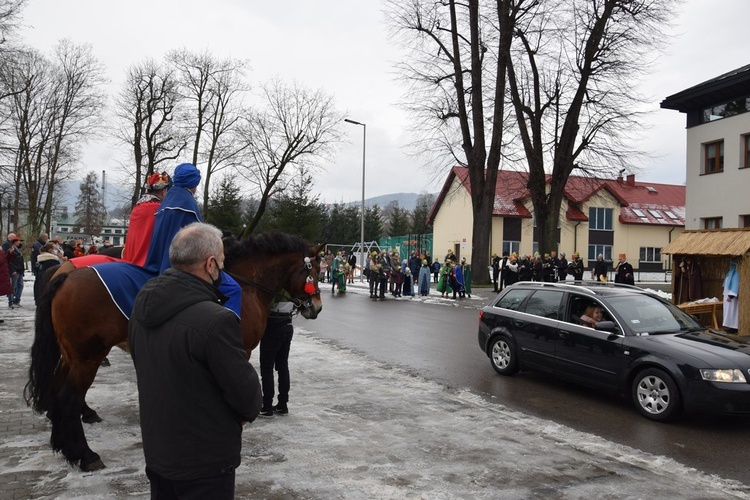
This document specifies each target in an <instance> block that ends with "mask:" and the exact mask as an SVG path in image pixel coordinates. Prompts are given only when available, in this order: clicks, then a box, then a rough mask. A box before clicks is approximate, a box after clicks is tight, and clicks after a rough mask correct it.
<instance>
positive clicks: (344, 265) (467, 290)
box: [319, 249, 471, 300]
mask: <svg viewBox="0 0 750 500" xmlns="http://www.w3.org/2000/svg"><path fill="white" fill-rule="evenodd" d="M443 262H444V263H443V264H441V263H440V261H439V260H438V259H437V258H435V259H433V258H432V256H431V255H430V252H429V251H426V252H420V251H419V250H414V251H413V252H412V253H411V255H410V256H409V258H408V259H401V256H400V255H399V252H398V250H390V251H388V250H383V251H377V250H373V251H372V252H371V253H370V254H369V255H367V258H366V259H365V263H364V268H361V267H360V266H358V262H357V256H356V254H355V253H354V252H353V251H348V252H346V251H343V250H342V251H338V252H333V251H331V250H330V249H328V250H326V251H325V252H322V253H321V262H320V276H319V281H320V282H326V281H327V282H329V283H331V293H333V294H335V293H345V292H346V284H347V283H354V273H355V270H356V269H360V268H361V270H362V273H363V276H364V277H365V278H366V279H367V282H368V285H369V290H370V298H372V299H380V300H385V298H386V295H390V296H392V297H394V298H400V297H412V296H417V295H418V296H422V297H425V296H427V295H429V294H430V290H431V284H435V285H436V289H437V291H438V292H439V293H440V294H441V296H443V297H452V298H454V299H455V298H463V297H467V296H468V297H471V266H470V265H469V264H468V263H467V262H466V259H465V258H464V259H460V260H459V259H457V258H456V256H455V254H454V253H453V251H452V250H449V251H448V253H447V254H446V256H445V259H444V260H443Z"/></svg>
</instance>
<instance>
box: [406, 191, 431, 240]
mask: <svg viewBox="0 0 750 500" xmlns="http://www.w3.org/2000/svg"><path fill="white" fill-rule="evenodd" d="M434 204H435V195H434V194H429V193H422V194H420V195H419V196H418V197H417V205H416V206H415V207H414V211H413V212H412V215H411V230H410V231H411V233H413V234H429V233H432V226H431V225H429V224H427V217H428V216H429V215H430V211H431V210H432V207H433V205H434Z"/></svg>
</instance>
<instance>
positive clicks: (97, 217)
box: [75, 172, 107, 237]
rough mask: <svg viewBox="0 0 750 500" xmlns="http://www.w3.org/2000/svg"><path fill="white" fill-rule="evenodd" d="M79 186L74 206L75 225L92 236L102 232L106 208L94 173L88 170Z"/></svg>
mask: <svg viewBox="0 0 750 500" xmlns="http://www.w3.org/2000/svg"><path fill="white" fill-rule="evenodd" d="M79 188H80V192H79V194H78V199H77V201H76V206H75V209H76V226H78V227H80V228H81V232H83V233H85V234H88V235H90V236H92V237H93V236H96V235H98V234H100V233H101V232H102V225H104V223H105V222H106V219H107V209H106V208H104V200H102V193H101V191H100V190H99V183H98V182H97V178H96V173H95V172H89V173H88V174H87V175H86V179H85V180H84V181H83V182H82V183H81V184H80V186H79Z"/></svg>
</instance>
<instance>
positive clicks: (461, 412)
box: [0, 291, 750, 500]
mask: <svg viewBox="0 0 750 500" xmlns="http://www.w3.org/2000/svg"><path fill="white" fill-rule="evenodd" d="M328 293H330V291H329V292H328ZM324 300H325V296H324ZM472 302H473V301H472ZM22 303H25V301H23V302H22ZM33 312H34V310H33V306H25V307H23V308H21V309H14V310H7V309H3V310H0V318H3V319H5V324H3V325H0V359H1V360H2V366H3V378H2V382H1V383H0V399H1V400H2V407H1V411H0V443H2V448H0V450H1V451H0V491H1V493H0V499H12V498H86V499H94V498H97V499H98V498H103V497H110V498H137V499H141V498H148V497H149V490H148V482H147V479H146V477H145V474H144V470H143V468H144V462H143V454H142V450H141V442H140V429H139V427H138V410H137V390H136V386H135V373H134V370H133V365H132V363H131V361H130V359H129V358H128V356H127V355H126V354H125V353H124V352H122V351H120V350H118V349H115V350H113V351H112V353H111V354H110V357H109V358H110V361H111V363H112V366H111V367H107V368H102V369H101V370H100V372H99V375H98V376H97V380H96V382H95V384H94V386H93V387H92V389H91V390H90V391H89V395H88V398H87V399H88V401H89V403H90V404H91V406H92V407H94V408H95V409H97V410H98V411H99V413H100V415H101V416H102V418H104V422H102V423H100V424H95V425H87V426H86V433H87V437H88V440H89V444H90V446H91V448H92V449H93V450H94V451H97V452H98V453H100V454H101V456H102V460H103V461H104V463H105V464H106V465H107V468H106V469H104V470H102V471H98V472H94V473H81V472H80V471H78V470H77V469H74V468H71V467H69V466H67V465H66V463H65V462H64V461H63V460H62V459H61V458H60V457H59V456H55V455H53V454H52V452H51V450H50V448H49V445H48V442H49V427H48V425H47V422H46V420H45V418H44V417H43V416H39V415H34V414H33V413H32V412H31V410H30V409H28V408H27V407H26V404H25V402H24V401H23V398H22V391H23V385H24V384H25V382H26V370H27V367H28V352H29V348H30V346H31V342H32V339H33ZM295 323H296V326H297V329H296V332H295V338H294V341H293V342H292V352H291V357H290V366H291V369H292V393H291V398H290V399H291V400H290V404H289V408H290V415H289V416H287V417H274V418H272V419H258V420H257V421H256V422H254V423H252V424H249V425H248V426H246V427H245V430H244V434H243V457H242V465H241V466H240V468H239V469H238V470H237V491H236V492H237V498H253V499H257V498H266V499H279V500H281V499H298V498H300V499H301V498H304V499H318V498H320V499H391V498H393V499H401V498H415V499H453V498H462V499H463V498H465V499H476V498H493V499H523V498H545V499H557V498H560V499H584V498H585V499H590V498H597V499H602V498H605V499H606V498H617V499H621V498H633V499H636V498H682V499H726V498H745V499H748V498H750V486H746V485H743V484H741V483H738V482H735V481H729V480H724V479H721V478H718V477H715V476H709V475H705V474H703V473H701V472H699V471H696V470H694V469H690V468H687V467H685V466H683V465H681V464H679V463H676V462H675V461H673V460H671V459H667V458H664V457H660V456H654V455H648V454H644V453H641V452H639V451H638V450H634V449H631V448H627V447H624V446H620V445H617V444H613V443H611V442H608V441H606V440H604V439H602V438H599V437H597V436H594V435H590V434H585V433H581V432H578V431H574V430H572V429H569V428H566V427H564V426H561V425H558V424H556V423H554V422H551V421H546V420H542V419H538V418H534V417H530V416H528V415H524V414H522V413H519V412H515V411H512V410H509V409H507V408H505V407H504V406H502V405H501V404H499V402H498V401H496V400H494V401H487V400H485V399H484V398H482V397H479V396H477V395H474V394H472V393H469V392H465V391H460V390H459V391H455V390H448V389H446V388H445V387H443V386H441V385H439V384H436V383H433V382H430V381H426V380H423V379H420V378H417V377H414V376H412V375H410V374H408V373H405V372H403V371H400V370H397V369H393V368H392V367H389V366H386V365H383V364H379V363H375V362H373V361H371V360H368V359H366V358H365V357H363V356H361V355H359V354H357V353H355V352H352V351H349V350H345V349H341V348H338V347H336V346H334V345H331V344H330V343H327V342H324V341H322V340H320V339H318V338H316V336H315V333H314V332H312V331H311V330H312V329H313V328H315V324H314V322H301V321H300V322H299V323H298V322H295ZM301 326H304V327H305V328H307V329H308V330H305V329H303V328H300V327H301ZM252 361H253V363H254V364H256V365H257V357H255V356H254V359H253V360H252Z"/></svg>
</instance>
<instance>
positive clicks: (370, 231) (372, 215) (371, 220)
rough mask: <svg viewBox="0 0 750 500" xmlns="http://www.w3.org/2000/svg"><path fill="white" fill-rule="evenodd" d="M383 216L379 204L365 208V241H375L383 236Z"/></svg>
mask: <svg viewBox="0 0 750 500" xmlns="http://www.w3.org/2000/svg"><path fill="white" fill-rule="evenodd" d="M383 226H384V224H383V216H382V214H381V213H380V206H378V205H375V206H372V207H370V208H367V209H365V241H377V240H379V239H380V238H382V237H383V236H384V234H383V233H384V232H385V231H384V230H383Z"/></svg>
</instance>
